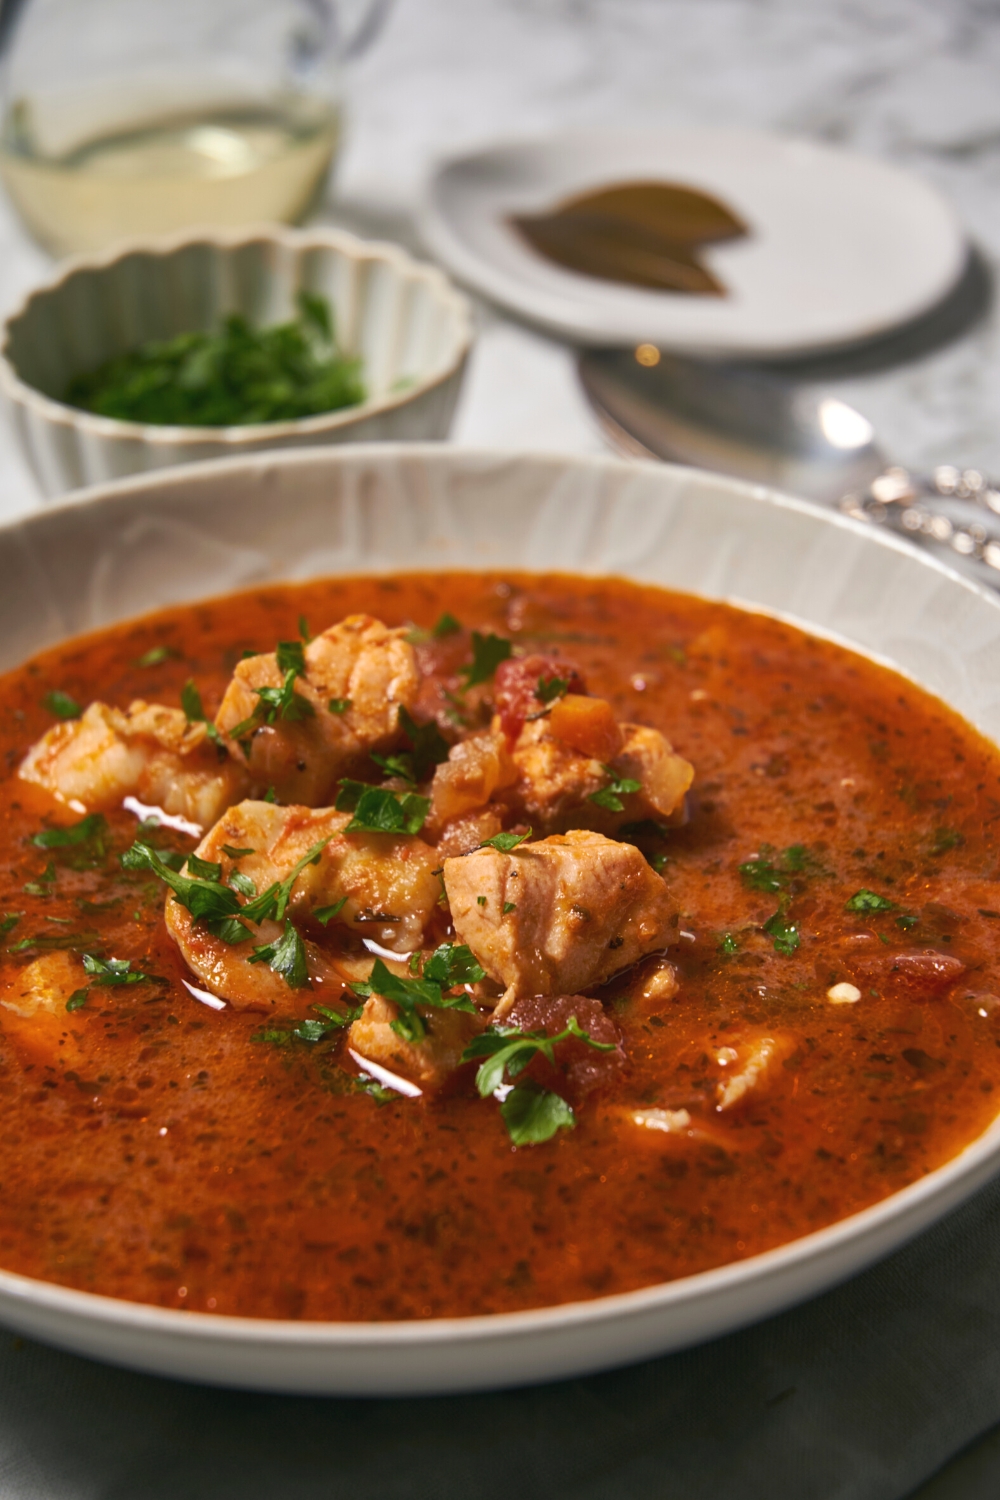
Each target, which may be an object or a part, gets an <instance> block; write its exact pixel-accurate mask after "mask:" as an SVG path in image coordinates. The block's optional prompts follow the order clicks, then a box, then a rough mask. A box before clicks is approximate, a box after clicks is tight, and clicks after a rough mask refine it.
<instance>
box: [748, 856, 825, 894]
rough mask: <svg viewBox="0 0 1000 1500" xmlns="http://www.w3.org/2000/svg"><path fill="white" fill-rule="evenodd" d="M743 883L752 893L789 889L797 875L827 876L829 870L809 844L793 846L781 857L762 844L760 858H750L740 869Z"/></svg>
mask: <svg viewBox="0 0 1000 1500" xmlns="http://www.w3.org/2000/svg"><path fill="white" fill-rule="evenodd" d="M738 869H739V872H740V875H741V876H742V879H743V884H744V885H746V886H749V888H750V890H752V891H770V892H772V893H773V892H775V891H783V890H787V889H789V887H790V886H791V885H792V884H793V882H794V879H795V876H797V875H803V876H806V875H823V874H826V871H825V870H824V868H823V865H822V863H821V862H820V860H819V859H817V857H816V855H815V854H813V853H812V852H811V851H810V850H809V849H807V848H806V846H805V844H790V845H789V846H788V848H787V849H784V850H782V852H781V853H780V854H777V853H776V852H775V850H774V849H772V847H771V845H770V844H761V846H760V855H759V857H758V858H757V859H746V860H744V861H743V863H742V864H741V865H739V866H738Z"/></svg>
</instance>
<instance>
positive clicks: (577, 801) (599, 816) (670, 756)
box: [498, 699, 694, 834]
mask: <svg viewBox="0 0 1000 1500" xmlns="http://www.w3.org/2000/svg"><path fill="white" fill-rule="evenodd" d="M580 701H581V702H582V703H587V702H588V701H590V700H587V699H581V700H580ZM594 701H598V702H599V701H600V700H594ZM557 706H558V705H557ZM552 719H553V721H554V724H555V727H559V726H560V723H561V718H560V717H557V715H556V713H555V710H553V714H552ZM571 723H572V724H573V727H572V728H569V729H568V730H567V732H568V733H570V734H571V735H572V736H573V738H574V739H575V740H576V744H571V743H570V742H569V741H568V740H566V739H562V738H560V737H559V735H557V734H556V733H555V732H554V729H553V725H552V724H551V723H550V721H549V720H548V719H536V720H534V721H533V722H529V723H527V724H525V726H524V728H523V729H522V730H521V733H520V735H519V736H518V738H517V742H516V744H515V746H514V750H513V761H514V765H515V767H516V772H517V780H516V782H515V784H514V785H513V786H512V787H511V788H510V789H509V790H508V791H501V792H499V793H498V797H500V798H502V800H503V801H504V802H505V803H506V804H507V806H508V808H509V809H510V815H511V818H512V820H514V821H520V822H523V823H527V824H529V825H530V826H531V827H532V828H534V829H535V831H536V832H542V833H559V832H564V831H566V830H568V829H570V828H592V829H594V830H596V831H597V832H600V833H606V834H614V833H616V832H617V831H618V829H619V828H621V827H622V826H623V825H624V824H626V823H637V822H642V821H644V820H645V819H647V818H649V819H653V820H654V821H657V822H662V821H663V820H664V819H667V818H671V817H673V816H674V815H675V814H676V813H677V812H678V811H679V810H680V808H681V805H682V804H683V801H684V795H685V793H686V792H687V790H688V788H689V787H690V785H691V783H692V781H693V780H694V767H693V766H692V765H691V763H690V762H689V761H687V760H685V759H684V757H683V756H682V755H678V754H677V752H676V751H675V750H674V749H673V747H672V745H671V744H670V742H669V740H667V739H665V738H664V737H663V735H662V734H661V733H660V732H659V730H658V729H648V728H647V727H646V726H645V725H642V724H621V725H618V726H617V728H618V730H619V732H620V746H619V748H618V749H617V751H616V753H614V754H613V755H610V756H609V757H608V759H607V760H601V759H597V758H596V757H595V756H593V755H592V754H585V753H584V751H583V750H581V749H580V748H578V746H579V744H581V743H582V742H583V740H582V736H581V735H580V731H579V726H578V725H576V723H575V719H571ZM607 748H610V745H609V746H608V747H607ZM623 783H625V784H626V785H627V787H628V790H625V789H624V787H623V785H622V784H623ZM616 789H617V790H616ZM595 797H596V798H597V800H596V801H595V800H594V799H595Z"/></svg>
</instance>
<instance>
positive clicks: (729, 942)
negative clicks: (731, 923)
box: [717, 932, 740, 953]
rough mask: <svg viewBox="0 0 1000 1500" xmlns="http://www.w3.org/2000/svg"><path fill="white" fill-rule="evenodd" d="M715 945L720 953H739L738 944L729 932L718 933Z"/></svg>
mask: <svg viewBox="0 0 1000 1500" xmlns="http://www.w3.org/2000/svg"><path fill="white" fill-rule="evenodd" d="M717 947H718V949H719V952H720V953H739V951H740V945H739V943H738V942H737V940H736V939H735V938H734V937H733V934H732V933H731V932H723V933H720V935H719V941H718V944H717Z"/></svg>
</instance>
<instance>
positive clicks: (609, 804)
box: [587, 766, 642, 812]
mask: <svg viewBox="0 0 1000 1500" xmlns="http://www.w3.org/2000/svg"><path fill="white" fill-rule="evenodd" d="M604 770H605V771H606V773H607V774H608V776H610V778H611V780H610V781H609V783H608V785H607V786H602V787H601V789H600V791H597V792H591V793H590V796H589V797H588V798H587V801H588V802H594V803H596V804H597V806H598V807H603V808H605V809H606V810H607V811H608V812H624V811H625V804H624V802H623V801H622V797H627V796H628V795H629V794H630V793H631V792H641V791H642V782H641V781H636V780H635V779H634V778H633V777H631V776H619V775H618V772H617V771H615V770H614V769H613V767H611V766H605V767H604Z"/></svg>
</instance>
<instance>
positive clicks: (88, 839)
mask: <svg viewBox="0 0 1000 1500" xmlns="http://www.w3.org/2000/svg"><path fill="white" fill-rule="evenodd" d="M107 833H108V820H107V818H106V817H105V816H104V814H103V813H90V814H88V816H87V817H85V818H81V819H80V821H79V823H73V824H72V825H71V826H70V827H69V828H43V829H42V831H41V833H36V834H35V836H34V837H33V838H32V840H31V842H32V843H33V844H34V846H35V848H36V849H72V848H76V847H78V846H80V845H89V846H90V853H91V854H92V855H93V857H94V858H95V859H103V857H104V854H105V850H106V848H107V844H106V836H107Z"/></svg>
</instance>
